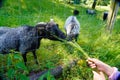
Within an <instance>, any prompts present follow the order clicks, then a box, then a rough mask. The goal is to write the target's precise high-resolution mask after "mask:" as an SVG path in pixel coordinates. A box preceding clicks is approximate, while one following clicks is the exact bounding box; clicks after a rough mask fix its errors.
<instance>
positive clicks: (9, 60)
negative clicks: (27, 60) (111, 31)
mask: <svg viewBox="0 0 120 80" xmlns="http://www.w3.org/2000/svg"><path fill="white" fill-rule="evenodd" d="M11 64H12V60H11V57H10V56H8V58H7V66H10V65H11Z"/></svg>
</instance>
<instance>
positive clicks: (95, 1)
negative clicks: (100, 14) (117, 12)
mask: <svg viewBox="0 0 120 80" xmlns="http://www.w3.org/2000/svg"><path fill="white" fill-rule="evenodd" d="M96 3H97V0H94V2H93V4H92V9H95V7H96Z"/></svg>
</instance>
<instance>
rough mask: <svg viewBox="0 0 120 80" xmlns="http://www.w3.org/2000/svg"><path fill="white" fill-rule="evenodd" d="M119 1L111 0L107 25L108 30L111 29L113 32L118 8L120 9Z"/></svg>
mask: <svg viewBox="0 0 120 80" xmlns="http://www.w3.org/2000/svg"><path fill="white" fill-rule="evenodd" d="M119 2H120V0H111V4H110V11H109V15H108V20H107V26H106V30H107V31H109V32H110V33H111V32H112V30H113V27H114V23H115V20H116V16H117V13H118V9H119Z"/></svg>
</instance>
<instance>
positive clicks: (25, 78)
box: [19, 74, 30, 80]
mask: <svg viewBox="0 0 120 80" xmlns="http://www.w3.org/2000/svg"><path fill="white" fill-rule="evenodd" d="M19 78H20V80H30V79H29V78H28V77H27V76H26V75H23V74H20V75H19Z"/></svg>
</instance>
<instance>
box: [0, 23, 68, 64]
mask: <svg viewBox="0 0 120 80" xmlns="http://www.w3.org/2000/svg"><path fill="white" fill-rule="evenodd" d="M57 37H58V38H62V39H65V38H66V36H65V34H64V33H63V32H62V31H61V30H60V29H59V28H58V25H57V24H56V23H54V22H53V21H51V22H49V23H39V24H37V25H36V26H35V27H33V26H22V27H18V28H8V27H0V53H1V54H8V53H9V52H10V50H15V51H20V52H21V54H22V56H23V59H24V62H25V65H26V62H27V58H26V54H27V53H28V52H32V53H33V55H34V59H35V61H36V63H37V64H38V62H37V56H36V53H35V51H36V49H38V48H39V46H40V40H41V39H42V38H47V39H50V40H57V41H60V40H59V39H58V38H57Z"/></svg>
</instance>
